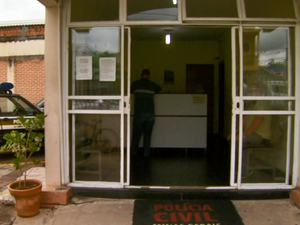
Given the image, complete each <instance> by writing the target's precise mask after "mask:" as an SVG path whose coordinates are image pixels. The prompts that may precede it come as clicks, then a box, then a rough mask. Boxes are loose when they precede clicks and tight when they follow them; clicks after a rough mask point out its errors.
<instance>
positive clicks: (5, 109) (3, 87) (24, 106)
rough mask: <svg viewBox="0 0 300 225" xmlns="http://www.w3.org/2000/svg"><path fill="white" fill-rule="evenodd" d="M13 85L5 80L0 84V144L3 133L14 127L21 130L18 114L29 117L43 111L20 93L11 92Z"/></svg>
mask: <svg viewBox="0 0 300 225" xmlns="http://www.w3.org/2000/svg"><path fill="white" fill-rule="evenodd" d="M13 87H14V86H13V84H11V83H7V82H4V83H1V84H0V145H3V144H4V143H5V140H4V139H3V135H4V134H5V133H9V132H10V131H12V130H15V129H21V130H22V128H23V127H22V126H21V125H20V123H19V121H18V120H17V118H18V117H19V116H24V117H25V118H26V117H28V118H30V117H33V116H35V115H36V114H42V113H43V112H42V111H41V110H40V109H39V108H37V107H36V106H35V105H34V104H32V103H31V102H29V101H28V100H27V99H25V98H24V97H22V96H21V95H18V94H13V93H12V91H11V89H12V88H13ZM41 132H44V131H41Z"/></svg>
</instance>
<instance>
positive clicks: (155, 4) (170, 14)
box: [127, 0, 178, 21]
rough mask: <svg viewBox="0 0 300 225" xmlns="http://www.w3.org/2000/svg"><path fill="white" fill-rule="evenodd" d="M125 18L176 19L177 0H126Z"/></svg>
mask: <svg viewBox="0 0 300 225" xmlns="http://www.w3.org/2000/svg"><path fill="white" fill-rule="evenodd" d="M127 20H131V21H132V20H178V8H177V1H176V3H175V1H174V0H152V1H144V0H127Z"/></svg>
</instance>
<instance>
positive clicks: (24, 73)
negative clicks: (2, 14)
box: [0, 24, 45, 104]
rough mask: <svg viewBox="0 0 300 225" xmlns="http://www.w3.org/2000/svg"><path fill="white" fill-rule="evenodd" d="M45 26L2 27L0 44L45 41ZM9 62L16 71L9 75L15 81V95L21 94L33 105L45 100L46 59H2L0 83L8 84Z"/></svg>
mask: <svg viewBox="0 0 300 225" xmlns="http://www.w3.org/2000/svg"><path fill="white" fill-rule="evenodd" d="M44 38H45V25H44V24H35V25H30V24H29V25H15V26H1V27H0V42H1V43H9V42H18V41H24V40H28V41H30V40H43V39H44ZM9 61H10V62H11V63H14V65H13V66H14V69H13V70H12V71H11V72H10V73H11V74H9V76H10V79H13V80H14V90H13V93H16V94H20V95H22V96H23V97H25V98H26V99H28V100H29V101H30V102H32V103H33V104H36V103H37V102H38V101H40V100H41V99H43V98H44V74H45V73H44V57H43V56H35V55H27V56H26V55H24V56H14V55H11V56H9V57H3V58H0V83H2V82H6V81H7V77H8V72H9V71H7V68H8V64H9Z"/></svg>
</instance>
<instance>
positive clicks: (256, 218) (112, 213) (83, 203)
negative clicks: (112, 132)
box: [0, 166, 300, 225]
mask: <svg viewBox="0 0 300 225" xmlns="http://www.w3.org/2000/svg"><path fill="white" fill-rule="evenodd" d="M5 171H6V172H7V173H10V174H12V173H13V172H11V171H12V169H11V168H10V167H9V166H5V167H4V166H1V167H0V184H1V186H0V187H2V188H1V189H0V191H1V192H0V225H66V224H72V225H77V224H78V225H79V224H80V225H81V224H85V225H130V224H132V215H133V206H134V200H128V199H122V200H120V199H102V198H84V197H79V196H73V197H72V198H71V201H70V203H69V204H68V205H56V206H52V207H47V208H41V209H40V213H39V214H38V215H37V216H35V217H32V218H21V217H19V216H17V214H16V212H15V210H14V208H13V199H12V198H11V196H10V195H9V193H8V191H7V189H6V184H5V183H7V182H8V179H5V177H6V178H7V174H6V172H5ZM40 171H43V170H42V168H38V169H37V170H35V171H33V172H32V173H31V174H32V176H34V177H36V176H38V175H39V174H40V173H41V172H40ZM14 176H16V175H14ZM39 179H43V178H42V175H41V177H40V178H39ZM233 203H234V205H235V207H236V209H237V211H238V213H239V215H240V216H241V217H242V219H243V222H244V224H245V225H300V209H299V208H297V207H296V206H294V205H293V204H292V202H291V201H290V200H289V199H274V200H239V201H233ZM141 225H142V224H141ZM165 225H166V224H165ZM192 225H195V224H192ZM199 225H201V224H199ZM204 225H208V224H204ZM211 225H212V224H211ZM221 225H222V224H221Z"/></svg>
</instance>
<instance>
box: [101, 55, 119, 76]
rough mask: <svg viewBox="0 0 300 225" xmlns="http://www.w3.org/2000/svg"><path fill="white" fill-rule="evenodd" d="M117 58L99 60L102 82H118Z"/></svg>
mask: <svg viewBox="0 0 300 225" xmlns="http://www.w3.org/2000/svg"><path fill="white" fill-rule="evenodd" d="M116 61H117V60H116V58H115V57H102V58H100V59H99V65H100V76H99V80H100V81H116Z"/></svg>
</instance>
